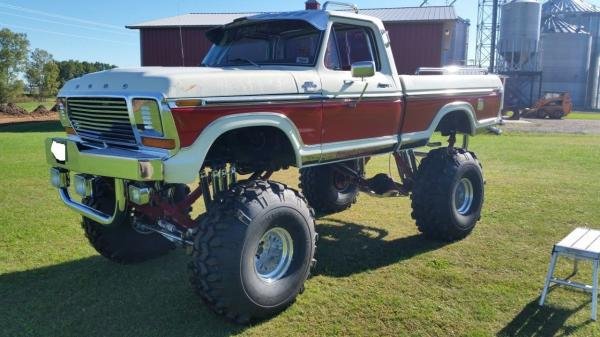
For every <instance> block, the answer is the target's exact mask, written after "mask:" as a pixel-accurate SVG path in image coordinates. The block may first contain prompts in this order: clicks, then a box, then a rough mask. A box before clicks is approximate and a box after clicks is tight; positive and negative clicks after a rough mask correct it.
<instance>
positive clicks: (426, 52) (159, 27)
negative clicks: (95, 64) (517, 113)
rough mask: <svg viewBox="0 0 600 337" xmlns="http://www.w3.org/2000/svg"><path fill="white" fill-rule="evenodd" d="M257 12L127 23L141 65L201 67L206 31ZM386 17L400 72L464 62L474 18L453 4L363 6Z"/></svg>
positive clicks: (382, 18)
mask: <svg viewBox="0 0 600 337" xmlns="http://www.w3.org/2000/svg"><path fill="white" fill-rule="evenodd" d="M254 14H258V13H191V14H185V15H180V16H175V17H169V18H164V19H158V20H153V21H148V22H143V23H139V24H134V25H130V26H127V28H129V29H138V30H139V31H140V49H141V50H140V54H141V64H142V66H189V67H193V66H197V65H198V64H200V62H201V61H202V59H203V58H204V56H205V55H206V53H207V52H208V49H209V48H210V47H211V43H210V42H209V41H208V39H207V38H206V37H205V36H204V34H205V33H206V31H207V30H209V29H211V28H213V27H217V26H220V25H224V24H227V23H229V22H232V21H233V20H235V19H238V18H242V17H246V16H251V15H254ZM360 14H365V15H371V16H374V17H377V18H379V19H381V20H382V21H383V22H384V24H385V27H386V29H387V30H388V32H389V36H390V40H391V44H392V49H393V51H394V56H395V59H396V66H397V68H398V72H399V73H401V74H412V73H414V72H415V70H416V69H417V68H418V67H440V66H446V65H465V64H466V61H467V47H468V46H467V44H468V34H469V21H468V20H464V19H461V18H460V17H458V16H457V15H456V12H455V10H454V7H451V6H432V7H400V8H371V9H361V10H360Z"/></svg>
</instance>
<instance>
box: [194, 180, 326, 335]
mask: <svg viewBox="0 0 600 337" xmlns="http://www.w3.org/2000/svg"><path fill="white" fill-rule="evenodd" d="M284 190H291V191H293V192H294V195H295V197H296V198H297V199H298V201H299V205H302V204H303V205H306V207H308V209H309V212H310V215H311V216H312V220H311V221H312V222H313V226H314V225H315V222H314V210H313V209H312V208H310V207H309V206H308V203H307V201H306V198H305V197H304V196H303V195H302V193H300V192H298V191H296V190H293V189H290V188H288V187H287V186H286V185H284V184H281V183H278V182H273V181H263V180H254V181H242V182H240V183H238V185H236V186H235V187H234V188H232V189H231V190H229V191H227V192H226V193H224V194H223V195H221V196H220V197H219V198H217V200H215V201H214V202H212V203H211V204H210V206H209V208H208V210H207V212H206V213H205V214H204V215H203V216H202V217H201V218H200V220H199V225H198V233H197V234H196V240H194V241H195V242H194V246H193V250H192V257H193V260H192V261H191V262H190V263H189V264H188V270H189V273H190V283H191V284H192V287H193V289H194V291H195V292H196V294H197V295H198V296H199V297H200V298H201V299H202V300H203V302H204V303H205V304H206V305H207V306H208V307H209V308H210V309H211V310H212V311H214V312H215V313H216V314H219V315H222V316H224V317H225V318H226V319H227V320H229V321H231V322H233V323H236V324H248V323H250V322H252V321H255V320H257V319H260V318H262V317H258V318H257V317H253V316H251V315H250V314H248V313H245V312H240V310H238V309H239V308H237V307H233V306H228V305H227V304H226V303H227V302H229V301H228V300H227V297H228V295H229V294H228V293H226V292H223V291H222V289H223V287H222V282H223V277H222V275H221V273H220V270H221V266H220V265H219V259H217V258H216V256H217V254H219V253H220V250H222V249H227V247H230V246H231V245H235V244H237V243H235V242H232V241H231V238H229V237H227V236H226V235H225V234H226V231H227V229H228V228H229V226H231V223H232V222H233V221H231V220H233V219H234V218H237V217H236V214H235V206H234V205H235V202H236V201H241V202H245V203H249V202H252V201H258V203H259V204H260V205H261V206H262V207H263V208H266V207H267V206H268V205H267V204H266V199H265V198H262V197H261V195H262V194H263V193H276V194H277V195H278V196H279V197H280V198H282V197H283V196H284ZM228 220H229V221H228ZM317 237H318V236H317V234H316V232H315V236H314V238H313V240H314V241H313V244H314V247H315V249H314V251H316V240H317ZM314 251H313V256H312V257H311V261H312V262H311V266H310V267H311V268H312V267H313V266H314V264H315V262H316V260H315V259H314ZM309 276H310V271H309V275H308V277H309ZM308 277H307V278H308ZM303 290H304V287H302V289H301V290H300V292H299V293H302V291H303ZM296 296H297V294H296ZM295 300H296V298H295V297H294V299H293V300H292V301H291V302H290V303H288V306H289V305H291V304H292V303H293V302H294V301H295Z"/></svg>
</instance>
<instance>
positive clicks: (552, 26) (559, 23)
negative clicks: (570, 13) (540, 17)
mask: <svg viewBox="0 0 600 337" xmlns="http://www.w3.org/2000/svg"><path fill="white" fill-rule="evenodd" d="M542 33H574V34H589V33H588V32H586V31H585V30H584V29H583V27H581V26H576V25H572V24H570V23H567V22H566V21H564V20H561V19H560V18H558V17H556V16H554V15H550V16H549V17H547V18H546V19H545V20H544V22H542Z"/></svg>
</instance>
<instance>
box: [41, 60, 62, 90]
mask: <svg viewBox="0 0 600 337" xmlns="http://www.w3.org/2000/svg"><path fill="white" fill-rule="evenodd" d="M59 72H60V70H59V69H58V64H56V62H54V61H52V62H48V63H46V65H44V86H43V90H42V95H43V96H44V97H50V96H55V95H56V94H57V93H58V89H59V87H58V86H59V82H58V74H59Z"/></svg>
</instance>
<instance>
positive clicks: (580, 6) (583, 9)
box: [542, 0, 600, 15]
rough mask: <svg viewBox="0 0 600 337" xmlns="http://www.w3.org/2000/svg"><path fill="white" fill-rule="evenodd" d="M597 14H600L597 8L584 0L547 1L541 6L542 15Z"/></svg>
mask: <svg viewBox="0 0 600 337" xmlns="http://www.w3.org/2000/svg"><path fill="white" fill-rule="evenodd" d="M598 12H600V9H599V8H598V7H596V6H594V5H592V4H590V3H588V2H585V1H584V0H549V1H547V2H546V3H544V4H543V5H542V13H543V14H544V15H551V14H568V13H598Z"/></svg>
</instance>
